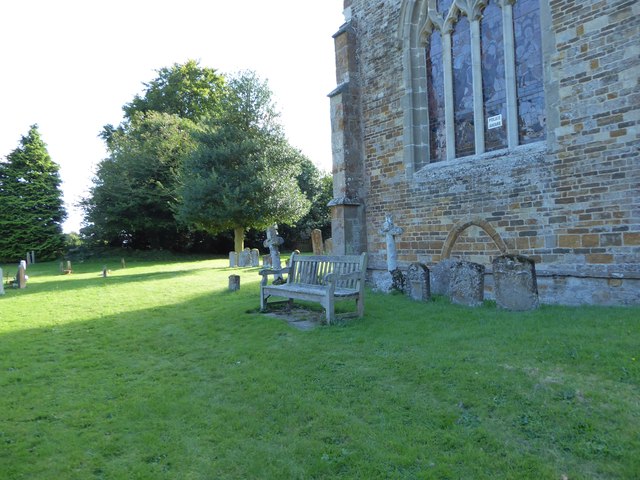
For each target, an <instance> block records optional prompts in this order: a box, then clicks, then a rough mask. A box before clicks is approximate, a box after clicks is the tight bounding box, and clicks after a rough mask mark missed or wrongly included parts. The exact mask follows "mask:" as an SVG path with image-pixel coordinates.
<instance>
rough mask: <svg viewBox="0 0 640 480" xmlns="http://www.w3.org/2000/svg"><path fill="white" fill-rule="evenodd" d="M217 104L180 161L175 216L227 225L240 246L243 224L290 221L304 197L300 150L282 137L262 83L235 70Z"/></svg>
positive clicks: (211, 228)
mask: <svg viewBox="0 0 640 480" xmlns="http://www.w3.org/2000/svg"><path fill="white" fill-rule="evenodd" d="M224 105H225V108H224V110H223V112H222V114H221V115H220V116H218V117H216V118H211V119H210V120H209V122H208V124H207V125H206V126H205V128H203V129H202V131H200V132H198V133H197V134H196V140H197V142H198V148H197V149H196V150H195V151H194V153H193V154H192V155H191V156H190V157H189V158H188V159H187V160H186V161H185V164H184V175H183V176H184V179H185V181H184V183H183V186H182V190H181V192H182V195H181V196H182V203H181V205H180V207H179V209H178V218H179V219H180V220H181V221H182V222H184V223H185V224H187V225H193V226H195V227H197V228H202V229H204V230H206V231H208V232H210V233H212V234H215V233H220V232H223V231H225V230H230V229H233V230H234V233H235V249H236V250H241V249H242V246H243V244H242V242H243V237H244V231H245V229H246V228H259V229H264V228H267V227H268V226H269V225H272V224H273V223H276V222H288V223H294V222H295V221H297V220H298V219H300V218H301V217H302V216H303V215H305V214H306V213H307V212H308V210H309V201H308V200H307V198H306V197H305V195H304V194H303V193H302V192H301V191H300V188H299V186H298V183H297V176H298V175H299V174H300V169H301V164H302V161H303V156H302V154H301V153H300V152H299V151H298V150H296V149H294V148H293V147H291V146H290V145H289V143H288V142H287V140H286V138H285V137H284V135H283V133H282V128H281V126H280V124H279V123H278V122H277V117H278V115H277V113H276V111H275V108H274V104H273V101H272V98H271V91H270V90H269V88H268V86H267V84H266V83H265V82H262V81H260V80H259V79H258V78H257V77H256V76H255V74H253V73H250V72H249V73H247V72H245V73H242V74H240V75H239V76H237V77H235V78H233V79H231V80H230V81H229V92H228V94H227V97H226V99H225V103H224Z"/></svg>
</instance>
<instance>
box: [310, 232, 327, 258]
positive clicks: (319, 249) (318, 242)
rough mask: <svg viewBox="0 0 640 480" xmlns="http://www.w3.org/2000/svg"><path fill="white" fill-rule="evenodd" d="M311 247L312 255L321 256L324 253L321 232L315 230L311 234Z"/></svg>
mask: <svg viewBox="0 0 640 480" xmlns="http://www.w3.org/2000/svg"><path fill="white" fill-rule="evenodd" d="M311 247H312V249H313V254H314V255H322V254H323V253H324V245H323V243H322V231H321V230H320V229H319V228H316V229H314V230H313V231H312V232H311Z"/></svg>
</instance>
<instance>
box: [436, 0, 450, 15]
mask: <svg viewBox="0 0 640 480" xmlns="http://www.w3.org/2000/svg"><path fill="white" fill-rule="evenodd" d="M452 3H453V0H438V13H441V14H442V16H443V17H444V18H447V13H449V9H450V8H451V4H452Z"/></svg>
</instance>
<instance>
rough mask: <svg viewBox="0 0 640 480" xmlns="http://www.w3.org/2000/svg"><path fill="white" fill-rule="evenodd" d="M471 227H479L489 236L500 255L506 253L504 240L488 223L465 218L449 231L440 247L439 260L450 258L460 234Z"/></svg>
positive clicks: (473, 218)
mask: <svg viewBox="0 0 640 480" xmlns="http://www.w3.org/2000/svg"><path fill="white" fill-rule="evenodd" d="M473 226H475V227H480V228H481V229H482V230H484V231H485V233H486V234H487V235H489V237H490V238H491V240H493V242H494V243H495V244H496V246H497V247H498V250H500V252H501V253H503V254H506V253H508V250H509V249H508V248H507V244H506V243H504V240H502V238H501V237H500V234H499V233H498V232H497V231H496V229H495V228H493V227H492V226H491V224H490V223H489V222H487V221H486V220H484V219H482V218H479V217H465V218H463V219H462V220H460V221H459V222H458V223H456V224H455V225H454V227H453V229H451V232H449V236H448V237H447V239H446V240H445V242H444V245H443V247H442V254H441V255H440V258H441V259H445V258H449V257H450V256H451V252H452V251H453V246H454V245H455V243H456V241H457V240H458V238H459V237H460V235H461V234H462V232H464V231H465V230H466V229H467V228H469V227H473Z"/></svg>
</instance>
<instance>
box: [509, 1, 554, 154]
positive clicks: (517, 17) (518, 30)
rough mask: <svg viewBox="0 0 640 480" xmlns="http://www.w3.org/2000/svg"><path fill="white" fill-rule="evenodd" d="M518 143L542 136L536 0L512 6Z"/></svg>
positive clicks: (540, 67) (538, 25) (542, 111)
mask: <svg viewBox="0 0 640 480" xmlns="http://www.w3.org/2000/svg"><path fill="white" fill-rule="evenodd" d="M513 24H514V25H513V26H514V34H515V35H514V36H515V58H516V89H517V92H518V130H519V132H518V133H519V141H520V144H526V143H531V142H535V141H538V140H542V139H543V138H545V120H546V119H545V111H544V87H543V83H542V52H541V34H540V6H539V0H518V1H517V2H516V3H515V5H514V6H513Z"/></svg>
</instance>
